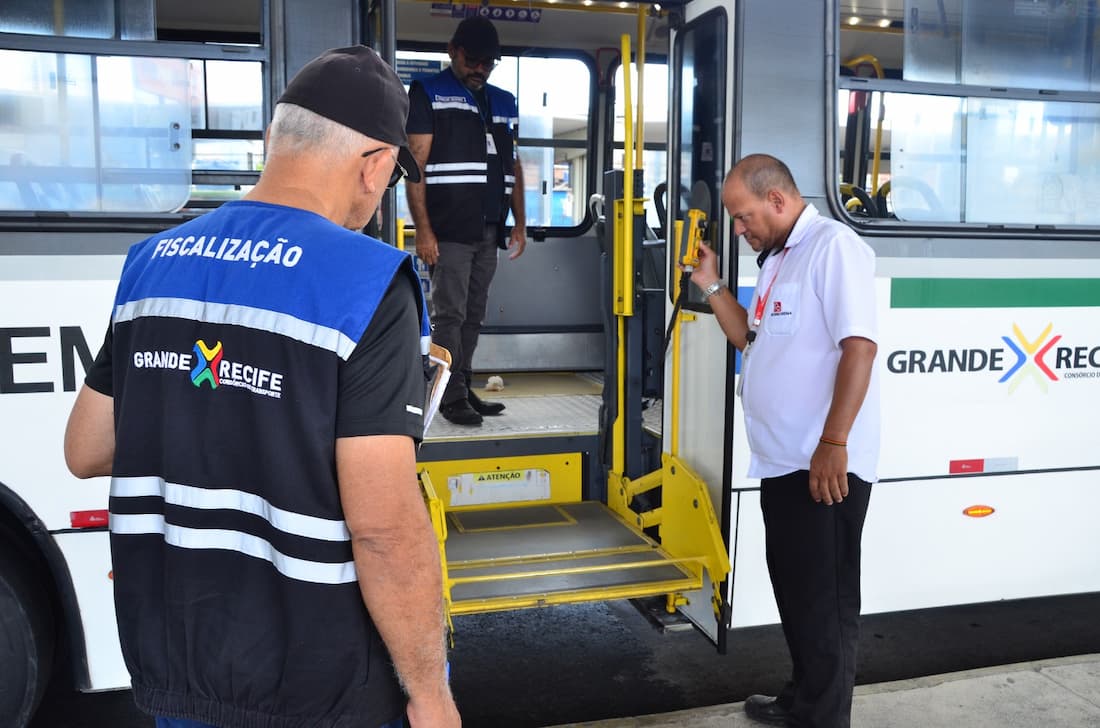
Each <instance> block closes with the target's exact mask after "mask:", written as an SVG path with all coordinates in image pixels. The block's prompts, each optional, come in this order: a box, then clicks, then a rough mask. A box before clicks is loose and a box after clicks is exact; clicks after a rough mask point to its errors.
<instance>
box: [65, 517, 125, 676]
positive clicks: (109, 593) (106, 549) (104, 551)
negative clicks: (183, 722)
mask: <svg viewBox="0 0 1100 728" xmlns="http://www.w3.org/2000/svg"><path fill="white" fill-rule="evenodd" d="M54 539H55V540H56V541H57V545H58V547H59V548H60V549H61V553H62V554H64V556H65V560H66V561H67V562H68V564H69V572H70V573H71V574H72V579H73V588H74V590H75V592H76V598H77V603H78V604H79V605H80V619H81V621H82V622H83V625H84V638H85V644H86V645H87V657H88V676H89V678H90V680H89V688H90V689H91V690H110V689H113V688H124V687H126V686H128V685H129V684H130V675H129V673H128V672H127V671H126V666H125V665H124V664H123V662H122V651H121V649H120V648H119V645H118V623H117V622H116V621H115V610H114V604H115V602H114V592H113V585H112V581H111V550H110V535H109V534H108V533H107V531H105V530H104V531H96V532H89V533H62V534H57V535H56V536H55V537H54Z"/></svg>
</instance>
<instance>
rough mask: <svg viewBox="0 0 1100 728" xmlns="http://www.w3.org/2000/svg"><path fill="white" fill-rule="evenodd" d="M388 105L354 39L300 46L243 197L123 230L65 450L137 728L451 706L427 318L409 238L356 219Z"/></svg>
mask: <svg viewBox="0 0 1100 728" xmlns="http://www.w3.org/2000/svg"><path fill="white" fill-rule="evenodd" d="M349 98H355V99H366V100H369V101H370V103H357V104H349V103H346V100H347V99H349ZM407 111H408V98H407V96H406V95H405V91H404V88H403V86H402V85H401V82H400V80H399V79H398V78H397V75H396V74H395V73H394V72H393V70H392V69H391V68H390V67H389V66H388V65H386V64H385V63H384V62H383V61H382V60H381V58H379V57H378V55H377V54H376V53H375V52H374V51H372V50H370V49H369V48H365V47H363V46H356V47H352V48H339V49H335V50H331V51H326V52H325V53H324V54H322V55H321V56H319V57H318V58H316V59H314V60H313V61H311V62H310V63H308V64H306V66H305V67H304V68H303V69H302V70H301V71H300V72H299V73H298V74H297V75H296V76H295V77H294V79H293V80H291V82H290V84H289V85H288V86H287V89H286V92H285V93H284V94H283V96H282V97H281V98H280V99H279V101H278V103H277V105H276V107H275V113H274V118H273V119H272V122H271V126H270V127H269V129H268V135H267V155H266V164H265V166H264V171H263V174H262V175H261V177H260V180H259V182H258V183H257V184H256V186H255V188H254V189H253V190H252V191H251V192H250V193H248V194H247V195H246V196H245V199H243V200H240V201H236V202H228V203H226V204H224V205H222V206H221V207H219V208H218V209H217V210H215V211H213V212H211V213H209V214H207V215H204V216H202V217H199V218H196V219H194V220H191V221H189V222H187V223H184V224H183V225H180V226H179V227H176V228H174V229H171V230H168V231H166V232H163V233H159V234H157V235H154V236H153V237H151V238H149V239H147V240H145V241H143V242H140V243H138V244H136V245H134V246H133V247H132V248H131V249H130V253H129V255H128V257H127V259H126V263H125V266H124V267H123V271H122V278H121V281H120V283H119V288H118V292H117V294H116V297H115V305H114V308H113V311H112V316H111V326H110V328H109V330H108V332H107V336H106V339H105V341H104V344H103V347H102V349H101V350H100V352H99V355H98V357H97V358H96V361H95V364H94V365H93V367H92V368H91V370H90V371H89V372H88V375H87V377H86V379H85V385H84V387H83V388H82V389H81V392H80V394H79V395H78V397H77V400H76V403H75V405H74V407H73V411H72V414H71V415H70V418H69V425H68V429H67V430H66V433H65V457H66V462H67V463H68V465H69V468H70V469H71V470H72V472H73V473H74V474H76V475H77V476H78V477H92V476H97V475H110V476H111V493H110V501H109V506H110V514H111V515H110V529H111V555H112V562H113V570H114V571H113V575H114V589H115V605H116V613H117V618H118V627H119V635H120V642H121V645H122V652H123V656H124V658H125V661H126V666H127V668H128V669H129V671H130V675H131V677H132V681H133V694H134V699H135V701H136V702H137V704H138V706H139V707H140V708H141V709H142V710H144V711H146V712H148V713H150V714H152V715H154V716H156V717H157V724H158V726H161V727H164V728H168V727H171V728H184V727H187V728H193V727H196V726H199V727H207V726H217V727H218V728H255V727H258V726H267V727H268V728H297V727H298V726H324V727H327V728H343V727H345V726H348V727H350V726H357V727H358V726H363V727H366V726H372V727H375V728H377V727H378V726H387V727H389V726H399V725H403V723H402V716H405V717H406V718H407V720H408V724H409V725H410V726H418V727H419V726H430V727H431V728H436V727H438V726H445V727H446V728H454V727H455V726H459V725H460V719H459V716H458V712H457V710H456V709H455V705H454V701H453V700H452V698H451V694H450V689H449V688H448V685H447V678H446V652H445V647H444V619H443V606H442V585H441V578H440V576H441V573H440V563H439V551H438V547H437V544H436V541H435V537H434V535H433V533H432V528H431V525H430V523H429V520H428V516H427V513H426V511H425V508H424V503H423V501H422V499H421V496H420V491H419V488H418V486H417V482H416V470H415V460H416V451H415V447H416V442H417V441H418V440H419V439H420V438H421V437H422V435H423V428H424V421H423V409H422V408H423V406H424V391H425V380H424V369H423V364H422V355H423V354H424V353H426V352H425V350H424V349H425V346H426V345H427V344H428V343H429V338H428V337H429V332H430V330H429V327H428V323H427V315H426V312H425V311H424V309H425V307H424V303H423V299H422V297H421V294H420V287H419V284H418V281H417V278H416V274H415V271H414V270H413V266H412V260H411V258H410V256H408V255H407V254H405V253H403V252H400V251H398V250H396V249H394V248H393V247H390V246H388V245H386V244H384V243H381V242H379V241H377V240H374V239H372V238H368V237H366V236H364V235H362V234H360V233H359V232H357V231H358V230H359V229H360V228H361V227H362V226H363V225H364V224H365V223H366V222H367V220H368V219H369V218H370V217H371V216H372V215H373V214H374V211H375V209H376V208H377V206H378V203H379V201H380V199H381V197H382V195H383V193H384V192H385V191H386V189H387V187H390V186H392V185H393V184H394V183H396V182H397V180H398V179H400V177H401V175H402V174H408V176H409V178H410V179H414V180H415V179H419V171H418V168H417V167H416V165H415V164H414V163H413V161H412V159H411V157H410V156H409V152H408V149H407V148H406V145H407V139H406V136H405V128H404V127H405V117H406V114H407Z"/></svg>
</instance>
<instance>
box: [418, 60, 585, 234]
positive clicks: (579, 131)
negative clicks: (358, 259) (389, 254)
mask: <svg viewBox="0 0 1100 728" xmlns="http://www.w3.org/2000/svg"><path fill="white" fill-rule="evenodd" d="M449 64H450V59H449V58H448V57H447V54H446V53H432V52H422V51H404V50H401V51H398V52H397V72H398V74H399V75H400V76H401V79H402V80H403V81H404V82H405V85H406V86H408V85H410V84H411V83H412V81H414V80H416V79H418V78H423V77H425V76H429V75H431V74H433V73H438V72H439V71H440V70H441V69H443V68H446V67H447V66H448V65H449ZM489 82H490V83H492V84H493V85H495V86H499V87H500V88H502V89H504V90H506V91H509V92H511V93H513V94H515V95H516V98H517V101H518V103H519V143H518V145H517V153H518V154H519V157H520V159H521V161H522V162H523V181H524V200H525V209H526V213H527V225H528V226H529V227H556V228H571V227H577V226H580V225H582V224H583V223H584V220H585V217H586V211H587V197H586V194H585V191H586V189H587V188H588V177H589V173H590V172H589V165H588V159H589V154H588V151H589V146H590V144H589V139H588V124H589V118H588V117H589V111H590V108H591V95H592V71H591V69H590V67H589V66H588V65H587V64H586V63H585V62H584V61H582V60H580V59H579V58H559V57H545V56H537V55H523V56H509V55H507V54H505V55H504V57H503V58H501V60H500V61H499V62H498V63H497V66H496V68H495V69H494V70H493V75H492V76H490V78H489ZM404 185H405V183H404V182H401V183H400V184H399V185H398V192H397V216H398V217H400V218H403V219H404V220H405V221H406V224H411V216H410V215H409V207H408V200H407V198H406V197H405V190H404ZM511 222H512V221H511V216H509V224H511Z"/></svg>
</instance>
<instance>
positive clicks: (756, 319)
mask: <svg viewBox="0 0 1100 728" xmlns="http://www.w3.org/2000/svg"><path fill="white" fill-rule="evenodd" d="M789 251H790V248H783V255H781V256H779V263H778V264H777V265H776V266H775V273H774V274H773V275H772V280H771V283H769V284H768V287H767V288H766V289H765V290H764V295H763V296H760V297H759V298H757V299H756V311H754V312H753V315H752V330H751V331H750V332H749V333H750V334H751V335H752V337H751V338H752V339H755V338H756V329H757V328H759V327H760V322H761V321H763V320H764V306H766V305H767V303H768V299H769V298H770V297H771V295H772V286H774V285H775V279H776V278H778V277H779V269H780V268H782V267H783V261H784V260H785V259H786V257H787V253H788V252H789ZM750 341H751V339H750Z"/></svg>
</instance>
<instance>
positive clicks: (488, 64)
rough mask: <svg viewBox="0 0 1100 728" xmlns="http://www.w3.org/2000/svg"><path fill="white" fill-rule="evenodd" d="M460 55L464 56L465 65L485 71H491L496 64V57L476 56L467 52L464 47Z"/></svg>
mask: <svg viewBox="0 0 1100 728" xmlns="http://www.w3.org/2000/svg"><path fill="white" fill-rule="evenodd" d="M462 55H463V56H465V57H466V65H467V66H469V67H470V68H482V69H484V70H486V71H492V70H493V69H494V68H496V66H497V59H495V58H493V57H492V56H484V57H482V58H477V57H475V56H471V55H470V54H469V53H467V52H466V49H465V48H463V49H462Z"/></svg>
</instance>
